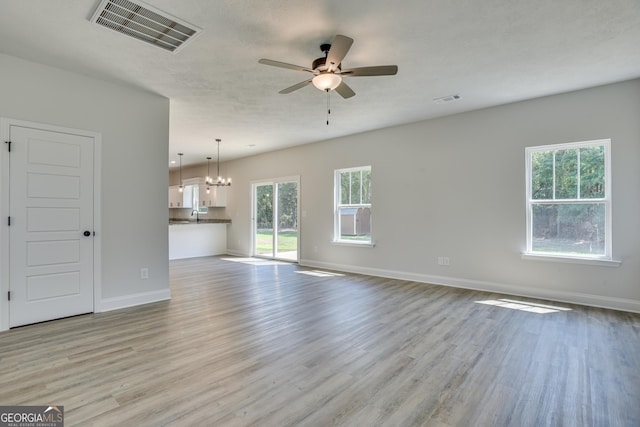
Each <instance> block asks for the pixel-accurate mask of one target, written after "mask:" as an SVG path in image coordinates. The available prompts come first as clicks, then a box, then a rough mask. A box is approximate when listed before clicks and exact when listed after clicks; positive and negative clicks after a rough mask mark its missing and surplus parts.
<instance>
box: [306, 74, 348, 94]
mask: <svg viewBox="0 0 640 427" xmlns="http://www.w3.org/2000/svg"><path fill="white" fill-rule="evenodd" d="M311 82H312V83H313V85H314V86H315V87H317V88H318V89H320V90H333V89H335V88H337V87H338V86H340V83H342V77H340V76H339V75H338V74H334V73H322V74H318V75H317V76H315V77H314V78H313V79H311Z"/></svg>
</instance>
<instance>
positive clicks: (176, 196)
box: [169, 185, 194, 208]
mask: <svg viewBox="0 0 640 427" xmlns="http://www.w3.org/2000/svg"><path fill="white" fill-rule="evenodd" d="M193 187H194V186H193V185H185V186H184V188H183V191H182V192H180V186H179V185H173V186H171V187H169V207H170V208H191V207H193Z"/></svg>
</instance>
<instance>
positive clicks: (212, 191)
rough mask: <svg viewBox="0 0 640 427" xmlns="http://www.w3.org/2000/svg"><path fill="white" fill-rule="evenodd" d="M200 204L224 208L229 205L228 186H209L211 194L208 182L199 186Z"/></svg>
mask: <svg viewBox="0 0 640 427" xmlns="http://www.w3.org/2000/svg"><path fill="white" fill-rule="evenodd" d="M198 193H199V198H200V203H199V206H206V207H210V208H212V207H213V208H223V207H225V206H227V187H217V186H211V187H209V194H207V186H206V184H201V185H200V186H199V190H198Z"/></svg>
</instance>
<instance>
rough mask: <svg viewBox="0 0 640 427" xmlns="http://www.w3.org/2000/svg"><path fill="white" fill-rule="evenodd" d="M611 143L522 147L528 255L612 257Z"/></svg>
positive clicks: (599, 141)
mask: <svg viewBox="0 0 640 427" xmlns="http://www.w3.org/2000/svg"><path fill="white" fill-rule="evenodd" d="M610 144H611V141H610V140H608V139H606V140H598V141H587V142H576V143H569V144H557V145H546V146H539V147H527V149H526V173H527V176H526V179H527V253H528V254H531V255H551V256H560V257H565V258H596V259H607V260H610V259H611V179H610V177H611V170H610V169H611V168H610V161H611V160H610V158H611V155H610Z"/></svg>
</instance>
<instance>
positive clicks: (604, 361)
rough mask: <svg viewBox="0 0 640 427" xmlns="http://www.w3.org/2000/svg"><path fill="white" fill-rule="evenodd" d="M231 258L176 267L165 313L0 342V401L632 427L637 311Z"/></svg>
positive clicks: (108, 410) (103, 420)
mask: <svg viewBox="0 0 640 427" xmlns="http://www.w3.org/2000/svg"><path fill="white" fill-rule="evenodd" d="M238 261H239V259H237V258H232V257H206V258H194V259H185V260H176V261H172V262H171V271H170V278H171V291H172V299H171V301H163V302H159V303H154V304H148V305H145V306H139V307H132V308H127V309H123V310H117V311H113V312H108V313H100V314H91V315H84V316H77V317H73V318H68V319H60V320H57V321H52V322H46V323H41V324H36V325H30V326H25V327H21V328H16V329H12V330H10V331H7V332H4V333H2V334H0V384H1V385H2V386H1V387H0V404H5V405H9V404H21V405H42V404H59V405H64V406H65V415H66V420H65V421H66V424H65V425H67V426H75V425H82V426H84V425H92V426H102V425H104V426H113V425H137V426H157V425H161V426H163V425H166V426H176V425H178V426H191V425H194V426H195V425H215V426H261V427H262V426H326V425H340V426H420V425H425V426H436V427H450V426H469V425H473V426H507V425H508V426H510V425H518V426H546V425H563V426H572V425H575V426H602V425H607V426H638V425H640V405H638V402H640V315H638V314H632V313H624V312H616V311H611V310H604V309H598V308H589V307H581V306H574V305H568V304H560V303H551V302H545V301H536V300H531V299H524V298H516V297H507V296H505V295H499V294H494V293H483V292H478V291H471V290H463V289H457V288H447V287H442V286H433V285H427V284H422V283H415V282H409V281H404V280H392V279H386V278H376V277H368V276H363V275H352V274H341V273H336V274H333V275H327V276H324V277H318V276H312V275H307V274H301V273H304V272H307V271H308V269H305V268H301V267H299V266H297V265H294V264H283V263H269V262H261V261H259V260H256V261H254V262H252V263H251V264H243V263H242V262H238ZM334 273H335V272H334ZM504 298H506V299H509V300H511V301H510V302H509V301H507V302H501V304H503V303H504V304H507V305H512V306H513V307H518V306H519V307H520V308H523V307H524V308H527V307H528V308H531V307H534V308H535V307H536V306H535V304H545V305H548V306H559V307H562V308H563V310H559V311H555V312H549V313H545V314H541V313H534V312H531V311H522V310H518V309H512V308H513V307H512V308H506V307H504V306H498V305H490V304H493V303H487V301H489V302H491V301H494V302H495V301H496V300H500V299H504ZM480 301H483V302H485V303H484V304H481V303H479V302H480ZM514 301H515V302H514ZM518 301H523V302H520V303H518ZM527 304H533V305H531V306H528V305H527ZM565 309H566V310H565Z"/></svg>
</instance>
